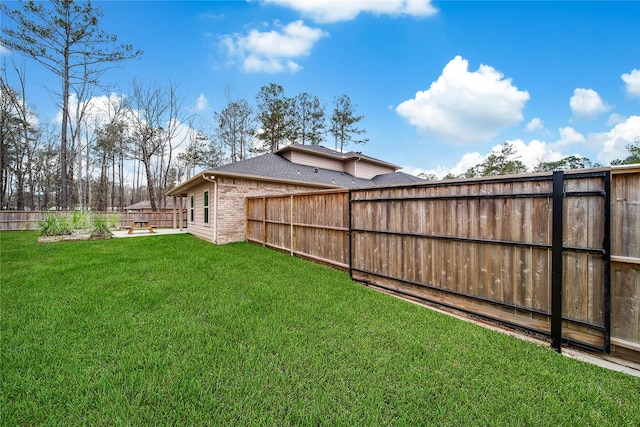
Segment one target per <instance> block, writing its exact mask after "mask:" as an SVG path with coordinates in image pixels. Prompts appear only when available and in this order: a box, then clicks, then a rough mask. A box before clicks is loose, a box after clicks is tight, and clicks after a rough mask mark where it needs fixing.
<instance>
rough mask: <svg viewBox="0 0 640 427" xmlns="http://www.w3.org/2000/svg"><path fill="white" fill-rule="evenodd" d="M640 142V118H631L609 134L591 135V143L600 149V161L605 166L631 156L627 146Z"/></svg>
mask: <svg viewBox="0 0 640 427" xmlns="http://www.w3.org/2000/svg"><path fill="white" fill-rule="evenodd" d="M635 141H640V116H631V117H629V118H628V119H627V120H625V121H624V122H622V123H619V124H617V125H616V126H615V127H614V128H613V129H611V130H610V131H609V132H602V133H595V134H591V135H589V143H591V144H594V145H596V146H597V148H598V149H599V154H598V160H599V161H601V162H602V163H604V164H608V163H611V161H612V160H616V159H622V158H625V157H626V156H628V155H629V152H628V151H627V149H626V146H627V145H629V144H633V143H634V142H635Z"/></svg>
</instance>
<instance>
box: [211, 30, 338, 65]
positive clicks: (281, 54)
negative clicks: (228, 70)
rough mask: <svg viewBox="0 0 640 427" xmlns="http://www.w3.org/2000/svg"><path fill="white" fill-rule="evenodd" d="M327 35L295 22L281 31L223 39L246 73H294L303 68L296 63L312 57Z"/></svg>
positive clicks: (233, 35) (256, 32) (251, 33)
mask: <svg viewBox="0 0 640 427" xmlns="http://www.w3.org/2000/svg"><path fill="white" fill-rule="evenodd" d="M327 35H328V33H326V32H325V31H323V30H321V29H319V28H311V27H308V26H306V25H305V24H304V22H302V21H295V22H292V23H290V24H288V25H287V26H285V27H281V28H278V29H277V30H271V31H266V32H261V31H258V30H251V31H249V33H248V34H246V35H240V34H232V35H227V36H224V37H222V39H221V45H222V47H223V48H224V49H226V51H227V54H228V55H229V58H230V60H231V62H232V63H240V64H241V68H242V70H243V71H244V72H247V73H260V72H265V73H271V74H274V73H281V72H287V71H288V72H291V73H294V72H296V71H299V70H300V69H301V67H300V65H299V64H298V63H297V62H295V60H297V58H300V57H304V56H308V55H309V54H310V53H311V49H312V48H313V46H314V45H315V44H316V42H317V41H318V40H320V39H321V38H322V37H325V36H327Z"/></svg>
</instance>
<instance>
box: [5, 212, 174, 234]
mask: <svg viewBox="0 0 640 427" xmlns="http://www.w3.org/2000/svg"><path fill="white" fill-rule="evenodd" d="M185 212H186V211H185ZM50 213H55V212H51V211H0V231H23V230H37V229H38V224H39V223H40V221H42V220H43V219H44V217H45V215H47V214H50ZM57 213H61V212H59V211H58V212H57ZM68 213H69V214H70V213H71V212H68ZM91 213H92V214H95V215H103V216H111V215H117V216H118V227H130V226H131V223H132V222H133V221H135V220H138V221H143V220H144V221H149V223H150V224H151V225H152V226H153V227H157V228H164V227H168V228H170V227H172V226H173V212H172V211H168V212H164V211H163V212H120V211H114V212H94V211H92V212H91ZM183 217H184V218H186V215H183Z"/></svg>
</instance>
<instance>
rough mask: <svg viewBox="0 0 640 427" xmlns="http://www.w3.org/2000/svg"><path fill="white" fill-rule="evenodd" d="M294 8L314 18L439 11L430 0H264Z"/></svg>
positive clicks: (325, 19) (417, 14) (343, 18)
mask: <svg viewBox="0 0 640 427" xmlns="http://www.w3.org/2000/svg"><path fill="white" fill-rule="evenodd" d="M264 2H265V3H270V4H276V5H279V6H284V7H288V8H290V9H293V10H296V11H298V12H300V13H302V14H303V15H305V16H308V17H310V18H311V19H313V20H314V21H316V22H320V23H325V24H326V23H332V22H340V21H350V20H352V19H355V18H356V17H357V16H358V15H359V14H361V13H372V14H375V15H390V16H413V17H425V16H431V15H434V14H436V13H438V9H436V8H435V7H434V6H433V5H432V4H431V0H377V1H371V0H264Z"/></svg>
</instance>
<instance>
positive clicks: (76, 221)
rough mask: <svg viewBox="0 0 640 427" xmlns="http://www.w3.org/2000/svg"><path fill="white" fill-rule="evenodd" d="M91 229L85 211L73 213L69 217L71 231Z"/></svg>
mask: <svg viewBox="0 0 640 427" xmlns="http://www.w3.org/2000/svg"><path fill="white" fill-rule="evenodd" d="M90 227H91V217H90V216H89V213H88V212H87V211H73V214H72V215H71V228H72V229H73V230H86V229H88V228H90Z"/></svg>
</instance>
